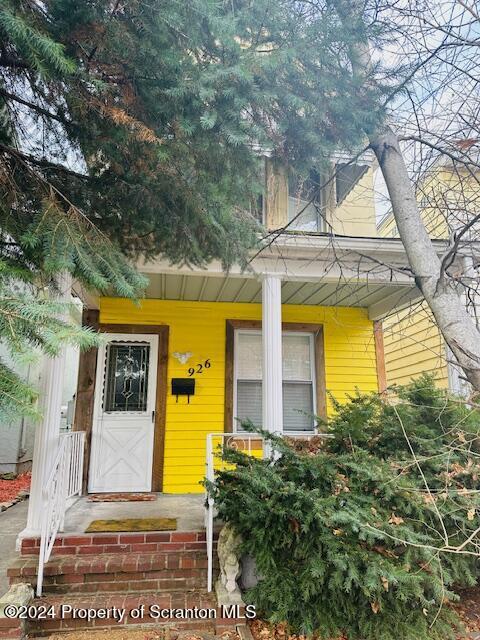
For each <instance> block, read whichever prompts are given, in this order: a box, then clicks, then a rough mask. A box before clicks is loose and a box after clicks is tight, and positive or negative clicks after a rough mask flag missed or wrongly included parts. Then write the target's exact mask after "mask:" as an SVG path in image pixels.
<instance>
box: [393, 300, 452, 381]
mask: <svg viewBox="0 0 480 640" xmlns="http://www.w3.org/2000/svg"><path fill="white" fill-rule="evenodd" d="M383 330H384V345H385V368H386V372H387V383H388V384H389V385H390V384H406V383H408V382H410V381H411V380H412V379H413V378H417V377H418V376H419V375H421V374H422V373H434V374H435V377H436V380H437V383H438V385H439V386H440V387H442V388H446V387H447V386H448V374H447V363H446V361H445V346H444V342H443V339H442V336H441V335H440V332H439V331H438V328H437V326H436V324H435V322H434V319H433V316H432V314H431V312H430V310H429V309H428V307H427V305H426V303H423V305H422V306H421V307H417V308H416V309H415V310H412V309H406V310H404V311H400V312H399V313H396V314H394V315H392V316H390V317H389V318H387V319H386V320H385V321H384V323H383Z"/></svg>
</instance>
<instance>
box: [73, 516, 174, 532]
mask: <svg viewBox="0 0 480 640" xmlns="http://www.w3.org/2000/svg"><path fill="white" fill-rule="evenodd" d="M176 528H177V519H176V518H122V519H121V520H93V522H91V523H90V524H89V526H88V528H87V529H85V533H110V532H112V531H113V532H129V531H175V530H176Z"/></svg>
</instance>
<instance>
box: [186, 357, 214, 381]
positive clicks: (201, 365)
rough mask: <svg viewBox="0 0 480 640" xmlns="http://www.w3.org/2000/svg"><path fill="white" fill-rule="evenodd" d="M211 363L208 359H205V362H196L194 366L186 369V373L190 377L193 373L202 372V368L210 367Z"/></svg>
mask: <svg viewBox="0 0 480 640" xmlns="http://www.w3.org/2000/svg"><path fill="white" fill-rule="evenodd" d="M211 366H212V363H211V362H210V360H209V359H207V360H205V362H198V363H197V364H196V365H195V366H194V367H190V368H189V370H188V375H189V377H190V378H191V377H192V376H193V375H194V374H195V373H203V370H204V369H210V367H211Z"/></svg>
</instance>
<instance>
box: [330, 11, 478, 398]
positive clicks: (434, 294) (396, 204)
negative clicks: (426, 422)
mask: <svg viewBox="0 0 480 640" xmlns="http://www.w3.org/2000/svg"><path fill="white" fill-rule="evenodd" d="M332 2H333V4H334V6H335V8H336V10H337V13H338V15H339V17H340V19H341V20H342V22H343V23H344V25H348V26H349V28H350V29H351V30H352V32H353V33H356V34H361V33H363V31H364V29H363V26H364V25H363V15H362V6H363V5H362V3H360V2H358V0H332ZM350 58H351V63H352V69H353V73H354V74H356V75H357V76H359V77H361V78H363V79H364V82H365V83H368V82H369V80H368V78H369V75H370V72H371V57H370V50H369V46H368V42H366V41H363V42H362V41H357V43H354V44H352V45H350ZM367 135H368V139H369V142H370V146H371V148H372V149H373V151H374V153H375V155H376V157H377V160H378V164H379V166H380V169H381V171H382V174H383V177H384V179H385V183H386V185H387V189H388V194H389V196H390V200H391V203H392V210H393V215H394V217H395V221H396V223H397V227H398V232H399V235H400V238H401V240H402V242H403V245H404V247H405V251H406V253H407V257H408V261H409V264H410V267H411V269H412V271H413V273H414V275H415V281H416V283H417V286H418V288H419V289H420V291H421V292H422V293H423V295H424V297H425V300H426V301H427V304H428V305H429V307H430V309H431V311H432V313H433V315H434V317H435V320H436V322H437V325H438V328H439V329H440V331H441V332H442V335H443V337H444V339H445V341H446V343H447V344H448V346H449V347H450V349H451V350H452V352H453V354H454V355H455V358H456V359H457V361H458V364H459V365H460V367H461V368H462V370H463V371H464V373H465V377H466V378H467V380H468V381H469V382H470V384H471V385H472V386H473V388H474V389H475V390H476V391H480V332H479V331H478V329H477V327H476V325H475V323H474V321H473V319H472V318H471V316H470V315H469V314H468V311H467V309H466V307H465V304H464V301H463V300H462V296H461V295H460V294H459V292H458V291H457V290H456V289H455V287H454V285H453V283H452V281H451V280H450V279H449V277H448V276H447V275H446V274H443V277H442V267H441V261H440V259H439V257H438V255H437V253H436V251H435V248H434V246H433V244H432V241H431V239H430V237H429V235H428V233H427V230H426V228H425V225H424V223H423V220H422V217H421V215H420V211H419V208H418V205H417V200H416V197H415V191H414V189H413V186H412V182H411V180H410V176H409V175H408V171H407V167H406V165H405V161H404V158H403V155H402V151H401V149H400V145H399V142H398V138H397V136H396V135H395V133H394V132H393V130H392V129H391V127H389V126H388V125H384V126H383V127H381V128H380V129H377V130H376V131H373V132H368V134H367Z"/></svg>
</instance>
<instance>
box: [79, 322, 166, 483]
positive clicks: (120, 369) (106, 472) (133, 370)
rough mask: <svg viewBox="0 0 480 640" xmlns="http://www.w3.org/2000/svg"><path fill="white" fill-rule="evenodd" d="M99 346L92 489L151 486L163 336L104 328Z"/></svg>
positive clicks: (93, 427)
mask: <svg viewBox="0 0 480 640" xmlns="http://www.w3.org/2000/svg"><path fill="white" fill-rule="evenodd" d="M104 335H105V336H106V338H107V340H106V343H105V344H104V345H103V346H102V347H100V348H99V350H98V361H97V379H96V385H95V403H94V416H93V426H92V445H91V447H92V449H91V451H92V453H91V462H90V474H89V487H88V490H89V491H90V492H115V491H126V492H128V491H150V490H151V488H152V461H153V437H154V427H155V400H156V386H157V360H158V336H157V335H143V334H142V335H138V334H104Z"/></svg>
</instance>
